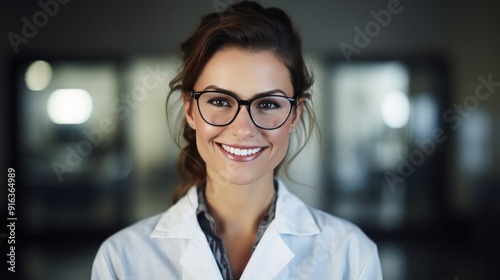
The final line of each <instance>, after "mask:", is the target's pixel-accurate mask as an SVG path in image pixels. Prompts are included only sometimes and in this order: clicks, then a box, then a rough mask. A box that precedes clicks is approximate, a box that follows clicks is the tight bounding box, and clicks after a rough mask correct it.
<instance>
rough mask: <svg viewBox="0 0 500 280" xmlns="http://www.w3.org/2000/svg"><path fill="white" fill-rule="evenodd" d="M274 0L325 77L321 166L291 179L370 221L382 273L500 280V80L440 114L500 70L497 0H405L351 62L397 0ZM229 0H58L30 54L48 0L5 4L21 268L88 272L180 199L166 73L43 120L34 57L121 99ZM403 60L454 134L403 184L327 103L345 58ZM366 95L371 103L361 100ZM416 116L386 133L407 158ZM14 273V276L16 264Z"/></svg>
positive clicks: (317, 149) (6, 160) (4, 76)
mask: <svg viewBox="0 0 500 280" xmlns="http://www.w3.org/2000/svg"><path fill="white" fill-rule="evenodd" d="M42 1H43V0H42ZM230 2H233V1H229V3H230ZM261 2H262V3H263V4H264V5H265V6H278V7H281V8H283V9H284V10H286V11H287V12H288V13H289V14H290V16H291V17H292V18H293V19H294V21H295V23H296V25H297V26H298V28H299V30H300V31H301V34H302V38H303V49H304V52H305V53H306V55H307V57H308V61H311V63H312V64H313V65H314V69H315V74H316V78H317V79H316V80H317V83H316V87H317V88H315V93H316V94H317V96H319V97H318V98H319V99H318V100H319V102H317V103H316V106H317V110H318V117H319V119H320V128H321V131H322V135H323V138H322V142H321V143H320V144H318V142H314V141H313V142H314V143H313V144H311V145H312V148H311V149H312V150H311V154H312V156H311V155H309V156H306V159H307V160H309V161H312V162H314V163H315V165H314V168H315V170H314V172H310V173H308V174H305V175H296V177H293V178H294V179H296V180H297V181H299V182H301V183H304V182H306V184H305V185H306V186H301V184H291V186H292V187H291V189H292V190H293V191H295V192H296V193H297V194H298V195H299V196H301V197H302V198H303V199H304V200H305V201H306V202H307V203H309V204H311V205H313V206H315V207H318V208H321V209H323V210H325V211H328V212H331V213H333V214H335V215H338V216H342V217H345V218H347V219H349V220H352V221H353V222H355V223H356V224H358V225H359V226H360V227H361V228H362V229H363V230H364V231H365V232H366V233H367V234H368V235H369V236H370V237H371V238H372V239H373V240H374V241H375V242H376V243H377V244H378V246H379V251H380V256H381V261H382V265H383V269H384V275H385V279H460V280H462V279H493V278H495V277H496V276H497V275H498V272H497V271H498V269H497V267H498V264H499V263H500V257H498V252H499V249H500V238H499V233H500V216H499V213H500V199H499V198H500V175H499V171H500V160H499V158H500V148H499V146H498V143H500V113H499V110H498V109H499V108H500V98H499V92H500V87H498V86H497V87H494V88H493V91H492V92H491V95H490V96H489V97H488V98H487V99H485V100H482V101H480V102H479V105H478V107H477V108H476V107H474V110H472V111H470V112H467V113H466V114H465V113H464V115H460V117H459V120H460V122H461V124H463V125H460V126H459V125H457V126H454V125H455V124H457V122H451V121H446V120H445V118H444V117H443V114H444V113H445V112H446V111H447V110H449V109H453V108H455V107H454V104H464V102H466V101H467V100H469V101H470V100H472V99H471V98H472V96H474V92H475V90H476V87H477V86H478V85H479V81H478V77H479V76H482V77H485V78H487V77H488V76H489V75H491V76H492V80H494V81H500V67H499V62H500V52H499V51H498V50H500V36H499V34H500V12H499V11H500V10H499V9H500V4H499V3H498V2H496V1H439V2H438V1H429V0H426V1H418V0H414V1H403V0H402V1H400V5H401V7H402V10H401V12H400V13H398V14H395V15H392V18H391V22H390V23H389V24H388V25H387V26H386V27H382V28H381V30H380V32H379V34H377V35H376V36H374V37H373V38H371V40H370V42H369V44H368V45H367V46H366V47H363V48H361V50H360V52H359V54H358V53H356V54H353V55H352V59H353V61H352V63H351V64H348V63H347V62H346V60H345V58H344V56H343V54H342V52H341V49H340V48H339V45H340V44H341V42H347V43H349V44H351V45H354V43H353V42H354V36H355V31H354V29H353V28H354V27H355V26H358V27H360V28H364V27H365V25H366V24H367V23H369V22H370V21H373V16H372V15H371V14H370V11H372V10H373V11H375V12H378V11H380V10H382V9H387V4H388V3H389V2H391V1H333V0H330V1H308V2H306V1H299V0H293V1H261ZM44 3H45V2H44ZM227 3H228V1H201V0H197V1H77V0H73V1H69V2H68V3H67V4H64V5H62V4H59V5H58V6H59V10H58V11H57V13H55V15H54V16H53V17H50V18H49V19H48V22H47V24H46V25H44V26H43V27H40V28H39V29H38V31H37V32H36V34H35V35H34V36H33V37H32V38H29V41H28V42H27V43H26V44H21V45H19V51H18V52H17V53H16V52H15V51H14V48H13V47H12V45H11V43H10V42H9V39H8V37H7V35H8V34H9V33H10V32H13V33H16V34H18V35H21V34H22V27H23V24H24V22H23V21H22V18H23V17H26V18H27V19H28V20H30V21H32V19H33V15H34V14H35V13H37V12H39V11H41V10H42V8H41V6H40V5H39V4H38V2H37V1H2V2H1V3H0V22H1V24H0V35H2V39H1V40H0V91H1V92H2V101H1V102H0V112H1V113H0V127H1V135H2V137H0V148H1V150H0V153H1V154H2V157H1V158H0V169H1V170H7V168H9V167H13V168H15V170H16V176H17V177H16V179H18V181H17V185H16V208H17V210H16V214H17V217H18V221H17V222H16V225H17V226H16V271H17V272H16V274H15V276H17V278H18V279H89V277H90V269H91V265H92V260H93V257H94V255H95V253H96V251H97V249H98V246H99V244H100V243H101V242H102V241H103V240H104V239H105V238H106V237H108V236H109V235H110V234H112V233H114V232H116V231H117V230H119V229H120V228H123V227H125V226H126V225H129V224H131V223H133V222H135V221H138V220H140V219H143V218H145V217H148V216H151V215H153V214H155V213H158V212H160V211H164V210H165V209H167V208H168V206H169V205H170V197H169V195H170V193H171V192H172V188H173V187H174V186H175V182H176V177H175V169H174V161H175V157H176V153H177V152H178V149H177V147H176V146H175V145H173V143H172V140H171V139H170V136H169V134H168V129H167V126H166V121H165V114H164V101H165V97H166V93H167V91H168V79H165V81H164V82H162V83H160V84H159V85H158V87H157V88H155V89H154V90H152V91H151V92H150V93H148V95H147V97H146V98H145V99H144V100H143V101H141V102H138V103H137V104H136V105H134V107H130V117H128V116H127V117H124V118H120V115H119V114H117V112H113V110H110V107H102V108H100V109H95V110H94V112H95V114H94V119H93V120H92V121H89V123H87V124H86V125H88V126H85V125H83V126H81V127H78V126H76V127H72V126H61V127H59V126H56V125H54V126H50V124H47V123H44V122H41V123H42V124H41V125H39V124H38V122H36V123H34V122H32V121H33V120H39V119H40V118H41V117H40V116H41V115H40V111H37V110H34V109H36V108H38V109H39V108H42V109H43V110H45V109H44V108H45V107H46V103H42V102H40V103H37V102H39V100H38V99H36V98H39V97H40V96H42V94H45V93H40V95H38V96H39V97H33V96H34V95H33V94H37V93H32V92H29V91H28V89H27V88H26V86H25V85H24V83H23V81H24V72H25V71H26V68H27V66H28V65H29V64H30V63H31V62H32V61H35V60H39V59H42V60H46V61H48V62H50V63H51V65H52V66H53V70H54V77H55V76H56V74H57V73H59V74H61V73H62V74H64V73H65V71H66V70H67V69H70V70H67V73H73V74H72V75H78V74H75V73H84V74H81V76H80V77H78V76H77V77H76V78H75V77H73V78H71V79H73V80H74V81H75V83H77V82H78V79H80V81H79V82H80V83H83V84H91V83H92V81H95V83H96V84H98V83H103V84H105V83H107V82H109V84H110V85H111V86H110V87H112V88H114V90H113V91H110V92H109V96H106V93H103V95H101V96H94V97H95V100H103V102H102V103H101V104H110V102H112V100H116V98H118V99H119V98H121V97H123V96H126V95H127V93H129V92H131V90H132V88H133V86H134V85H136V84H137V83H140V81H141V77H143V76H144V75H147V72H144V69H145V68H147V67H150V68H152V69H155V68H156V67H157V66H158V65H160V69H168V70H165V71H167V72H168V73H169V75H172V74H173V73H175V67H174V66H175V65H176V64H175V63H177V60H176V54H177V53H178V45H179V43H180V42H182V41H183V40H184V39H186V38H187V36H188V35H189V34H190V33H191V32H192V31H193V29H194V28H195V26H196V24H197V23H198V22H199V18H200V16H201V15H203V14H206V13H209V12H214V11H219V10H220V9H221V8H223V7H225V6H226V5H227ZM394 61H396V62H398V63H400V64H401V65H403V66H404V67H403V68H404V69H406V71H407V72H406V73H407V76H408V79H409V81H408V83H407V84H408V87H407V89H408V96H409V97H410V99H411V100H415V98H416V97H417V96H419V95H418V93H419V92H426V94H427V95H426V96H430V97H431V98H432V100H433V104H434V105H433V106H434V107H433V108H435V109H436V110H437V111H435V114H434V115H433V116H434V119H432V118H431V121H432V125H430V124H429V126H431V127H435V128H442V129H443V131H444V132H445V133H446V135H447V136H448V138H447V140H446V141H445V142H444V143H442V144H439V145H437V146H436V150H435V152H434V153H433V154H432V155H430V156H428V157H426V159H425V162H424V163H423V164H421V165H419V166H417V167H416V168H415V171H414V172H413V173H412V174H411V175H410V176H408V177H406V178H405V181H404V183H401V184H398V185H397V186H395V187H394V186H393V187H390V186H388V184H387V182H386V181H385V180H384V179H385V177H384V175H385V172H386V171H387V170H381V168H380V165H378V164H377V163H376V162H377V161H376V160H374V156H373V155H374V154H377V153H375V152H374V151H378V150H377V149H378V148H377V147H378V146H376V145H372V144H373V141H372V139H371V138H367V143H368V144H367V145H362V146H361V147H357V148H356V149H354V148H352V147H351V148H349V147H348V146H349V145H347V144H348V143H344V142H343V141H342V139H344V138H342V137H343V135H341V131H340V130H337V128H338V126H337V125H336V124H338V120H335V119H333V118H332V117H331V116H332V115H331V114H329V112H331V111H332V110H331V107H329V106H330V105H325V104H334V103H335V100H336V99H335V98H333V97H332V96H337V95H334V94H337V93H336V92H335V89H334V88H335V86H332V82H331V81H330V78H331V77H333V76H334V74H333V73H336V72H335V71H334V69H337V68H336V67H339V66H342V65H344V66H345V65H347V66H349V65H351V66H352V65H361V66H363V65H386V64H385V63H391V62H394ZM172 65H174V66H172ZM65 69H66V70H65ZM75 69H76V70H75ZM82 69H83V70H82ZM78 71H82V72H78ZM100 71H102V72H100ZM96 73H97V74H96ZM99 73H104V74H102V75H101V74H99ZM106 73H107V74H106ZM109 73H111V74H109ZM108 74H109V77H110V78H109V79H108V78H107V77H108V76H106V75H108ZM93 75H94V76H93ZM169 77H170V76H169ZM71 79H69V80H71ZM73 80H71V81H73ZM60 82H61V81H60ZM61 83H62V84H64V79H62V82H61ZM360 83H362V80H360ZM66 85H67V84H66ZM70 85H71V84H70ZM114 98H115V99H114ZM40 100H45V99H43V98H42V99H40ZM105 102H107V103H105ZM28 104H30V105H28ZM38 104H39V105H38ZM359 104H360V105H359V108H357V109H359V110H360V111H359V114H362V110H363V108H364V107H363V105H362V104H363V100H361V101H360V103H359ZM30 106H31V107H30ZM94 106H95V104H94ZM332 106H333V105H332ZM355 109H356V108H355ZM417 109H418V108H417V107H412V114H413V115H412V116H411V120H414V119H425V118H424V117H421V116H422V115H423V116H425V114H426V112H427V111H426V112H424V113H421V114H420V115H419V114H418V112H419V111H418V110H417ZM43 110H42V111H43ZM355 112H356V114H358V111H355ZM99 114H100V115H99ZM108 115H112V116H113V117H114V118H113V121H114V122H113V123H114V124H115V125H116V130H114V131H113V133H111V134H109V135H106V137H105V140H104V143H103V144H102V145H99V147H94V150H93V151H92V153H91V155H89V156H88V157H86V158H85V159H84V161H83V163H82V164H81V165H79V166H78V171H77V172H72V173H66V174H65V175H64V176H65V177H64V178H65V179H64V181H62V182H59V181H58V180H57V178H56V176H55V174H54V172H53V169H52V167H51V166H50V164H51V163H52V162H54V161H60V162H63V160H64V152H65V147H67V146H68V145H70V146H71V145H73V146H71V147H75V145H77V143H78V142H79V141H81V140H82V139H84V138H82V135H81V133H80V131H81V129H82V128H87V129H91V128H95V127H96V126H95V123H96V121H97V123H98V121H99V120H100V119H102V118H103V117H104V116H108ZM455 116H458V115H455ZM44 118H46V116H44ZM336 121H337V122H336ZM344 123H345V122H344ZM330 124H335V125H330ZM347 124H349V120H347ZM413 124H414V122H410V124H409V125H408V126H407V127H406V128H402V129H395V130H390V129H389V130H387V128H385V129H384V130H380V131H378V132H377V133H378V134H379V136H378V137H379V138H377V139H376V140H377V141H380V143H381V145H383V144H384V143H386V144H387V143H390V142H384V141H386V140H384V139H386V138H384V137H382V136H380V135H385V136H387V135H394V136H395V137H396V138H397V139H399V140H397V143H399V144H401V145H403V148H404V149H403V150H402V151H403V152H402V154H401V155H402V158H407V155H408V154H409V153H410V152H411V151H414V150H415V149H416V146H415V143H414V139H415V138H416V134H415V133H414V131H415V130H414V126H412V125H413ZM350 127H351V130H353V131H355V130H356V129H359V123H356V122H355V121H354V120H353V121H352V124H350ZM46 128H48V129H46ZM32 129H34V130H32ZM34 134H37V135H38V134H39V136H37V135H34ZM25 139H32V140H30V141H25ZM33 139H34V140H33ZM37 139H38V140H37ZM387 139H389V138H387ZM391 139H392V138H391ZM387 141H388V140H387ZM377 143H378V142H377ZM350 149H354V150H353V153H359V154H358V155H357V159H358V160H359V162H360V165H362V166H363V170H365V173H363V174H365V175H364V178H365V179H364V180H365V181H363V182H364V183H363V184H362V187H359V186H358V185H357V184H356V183H354V181H349V180H347V181H345V180H344V179H342V178H344V177H343V176H342V172H344V171H343V170H344V169H342V164H341V163H339V162H338V161H336V160H335V159H336V158H338V155H339V151H342V150H344V151H351V150H350ZM61 151H62V152H61ZM383 154H384V153H383V152H382V155H383ZM314 155H317V157H316V158H315V157H314ZM367 155H371V156H367ZM311 157H312V159H311ZM367 158H368V159H369V160H364V159H367ZM375 158H377V157H375ZM314 159H318V160H316V161H315V160H314ZM400 162H401V161H400ZM303 167H304V168H305V169H307V167H305V165H304V166H303ZM295 168H297V167H295ZM299 168H300V167H299ZM292 169H293V168H292ZM390 170H392V171H394V170H396V167H394V168H392V169H390ZM292 173H294V174H300V172H292ZM4 174H6V173H4ZM311 174H312V175H311ZM339 174H340V175H339ZM5 176H6V177H4V178H5V180H6V179H7V175H5ZM309 185H314V188H311V187H310V186H309ZM0 189H2V191H0V194H2V195H1V197H2V198H1V201H2V203H0V205H1V206H2V208H3V209H2V210H1V212H0V213H2V215H1V217H2V220H3V221H6V218H5V217H6V215H7V214H6V208H7V206H6V199H7V192H6V187H2V188H0ZM4 205H5V206H4ZM4 209H5V210H4ZM353 209H354V210H353ZM2 223H4V222H2ZM5 223H6V222H5ZM0 232H1V233H5V232H7V229H6V228H5V229H1V231H0ZM1 241H2V243H1V244H0V246H1V254H2V257H1V258H0V259H1V260H2V265H1V268H2V273H3V272H5V271H6V269H7V265H6V264H5V261H4V260H5V255H6V254H7V253H8V252H7V250H6V242H5V241H6V239H3V238H2V240H1ZM7 276H8V277H9V278H2V279H11V278H12V277H13V274H11V273H9V274H7ZM12 279H15V278H12Z"/></svg>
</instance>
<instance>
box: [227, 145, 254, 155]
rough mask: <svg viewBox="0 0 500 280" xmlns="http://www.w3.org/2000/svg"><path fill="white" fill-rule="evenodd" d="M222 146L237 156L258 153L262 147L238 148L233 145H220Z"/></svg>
mask: <svg viewBox="0 0 500 280" xmlns="http://www.w3.org/2000/svg"><path fill="white" fill-rule="evenodd" d="M222 148H223V149H224V150H225V151H226V152H228V153H230V154H233V155H237V156H250V155H253V154H256V153H258V152H259V151H260V150H261V149H262V148H255V149H239V148H235V147H229V146H227V145H222Z"/></svg>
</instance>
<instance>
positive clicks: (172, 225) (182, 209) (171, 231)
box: [151, 180, 320, 239]
mask: <svg viewBox="0 0 500 280" xmlns="http://www.w3.org/2000/svg"><path fill="white" fill-rule="evenodd" d="M197 207H198V195H197V192H196V187H192V188H191V189H189V191H188V193H187V195H185V196H184V197H183V198H181V199H180V200H179V201H178V202H177V203H176V204H174V205H173V206H172V207H171V209H169V211H167V212H165V214H163V215H162V217H161V218H160V220H159V221H158V223H157V225H156V227H155V228H154V230H153V232H152V233H151V237H153V238H155V237H156V238H182V239H188V238H192V237H193V234H194V232H195V230H196V228H197V227H199V225H198V220H197V219H196V209H197ZM298 221H300V222H298ZM274 222H275V224H276V230H277V231H278V233H280V234H292V235H300V236H306V235H314V234H318V233H320V230H319V227H318V225H317V223H316V221H315V220H314V218H313V216H312V214H311V212H310V211H309V208H308V207H307V206H306V205H305V204H304V203H303V202H302V201H301V200H300V199H298V198H297V197H296V196H295V195H293V194H291V193H290V192H289V191H288V189H287V188H286V186H285V184H284V183H283V182H282V181H281V180H278V201H277V202H276V215H275V218H274Z"/></svg>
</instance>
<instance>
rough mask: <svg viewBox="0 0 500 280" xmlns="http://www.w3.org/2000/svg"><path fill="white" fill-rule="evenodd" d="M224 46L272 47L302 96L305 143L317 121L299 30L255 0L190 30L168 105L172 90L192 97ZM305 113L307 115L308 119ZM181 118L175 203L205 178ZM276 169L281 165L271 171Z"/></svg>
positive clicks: (208, 17) (193, 134) (188, 129)
mask: <svg viewBox="0 0 500 280" xmlns="http://www.w3.org/2000/svg"><path fill="white" fill-rule="evenodd" d="M227 47H237V48H241V49H244V50H247V51H251V52H259V51H271V52H273V53H274V54H275V55H276V56H277V57H278V59H280V60H281V61H282V62H283V64H284V65H285V66H286V67H287V69H288V71H289V72H290V79H291V82H292V86H293V91H294V93H293V95H294V98H296V99H301V100H302V101H303V103H302V104H303V113H302V117H301V120H300V123H301V125H302V126H303V128H304V129H305V134H304V137H303V139H302V140H303V141H304V143H303V145H304V144H305V142H306V141H307V140H308V139H309V137H310V135H311V132H312V130H313V127H314V123H315V119H314V114H313V112H312V110H311V109H310V105H309V102H310V93H309V92H308V90H309V89H310V87H311V86H312V84H313V78H312V76H311V75H310V74H309V71H308V70H307V67H306V65H305V63H304V59H303V57H302V49H301V39H300V36H299V34H298V32H297V31H296V30H295V28H294V26H293V24H292V22H291V20H290V18H289V17H288V15H287V14H286V13H285V12H284V11H283V10H281V9H278V8H264V7H262V6H261V5H260V4H258V3H255V2H250V1H241V2H238V3H236V4H233V5H231V6H229V7H228V8H227V9H226V10H225V11H223V12H220V13H211V14H208V15H206V16H204V17H203V18H202V20H201V23H200V25H199V26H198V28H197V29H196V31H195V32H194V34H193V35H192V36H191V37H189V38H188V39H187V40H186V41H185V42H184V43H182V45H181V51H182V60H183V61H182V62H183V66H182V68H181V69H180V72H179V74H178V75H177V76H176V77H175V78H174V79H173V80H172V81H171V82H170V93H169V95H168V98H167V108H168V104H169V100H170V98H171V97H172V95H173V93H174V92H181V94H182V95H183V97H184V98H190V97H189V91H190V90H192V89H193V87H194V84H195V83H196V80H197V79H198V77H199V75H200V74H201V72H202V70H203V68H204V67H205V65H206V64H207V62H208V61H209V60H210V58H211V57H212V56H213V55H214V54H215V53H216V52H217V51H219V50H221V49H223V48H227ZM304 113H305V114H304ZM304 115H307V117H306V119H307V123H306V121H305V118H304ZM167 116H168V113H167ZM181 118H182V119H181V127H180V128H181V130H180V131H178V132H177V133H178V134H177V135H176V137H174V138H175V140H176V143H177V144H178V145H179V146H180V140H181V139H180V137H179V136H180V135H181V134H182V136H183V138H184V140H185V142H186V143H187V144H186V145H185V146H184V147H182V150H181V153H180V155H179V158H178V160H177V168H178V172H179V179H180V181H179V184H178V186H177V188H176V190H175V192H174V194H173V202H174V203H175V202H177V201H178V200H179V199H180V198H181V197H182V196H184V195H185V194H186V193H187V191H188V190H189V188H190V187H192V186H194V185H197V186H198V185H200V183H202V182H203V181H204V180H206V166H205V162H204V161H203V159H202V158H201V156H200V154H199V152H198V149H197V146H196V132H195V130H193V129H192V128H191V127H190V126H189V125H188V124H187V121H186V119H185V117H184V116H182V117H181ZM303 145H302V147H301V148H300V149H299V151H300V150H301V149H302V148H303ZM293 157H294V156H293ZM293 157H292V158H293ZM280 165H281V164H280ZM278 169H279V166H278V167H277V168H276V170H275V173H276V172H277V171H278Z"/></svg>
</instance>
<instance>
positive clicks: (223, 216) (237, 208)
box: [205, 174, 275, 236]
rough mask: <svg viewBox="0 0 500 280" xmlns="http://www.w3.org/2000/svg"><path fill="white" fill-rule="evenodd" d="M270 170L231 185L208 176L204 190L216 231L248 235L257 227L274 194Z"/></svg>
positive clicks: (222, 233)
mask: <svg viewBox="0 0 500 280" xmlns="http://www.w3.org/2000/svg"><path fill="white" fill-rule="evenodd" d="M274 192H275V190H274V179H273V176H272V174H271V175H270V176H267V177H264V178H262V179H260V180H258V181H256V182H253V183H252V184H250V185H234V184H231V183H230V182H226V181H224V180H223V179H222V178H211V177H210V176H209V178H208V179H207V185H206V190H205V196H206V201H207V204H208V208H209V211H210V213H211V214H212V216H213V217H214V219H215V223H216V226H217V232H218V234H220V235H226V236H227V235H232V236H235V235H248V234H252V233H255V232H256V231H257V228H258V225H259V223H260V221H261V220H262V218H263V217H264V216H265V214H266V213H267V211H268V209H269V206H270V204H271V201H272V199H273V197H274Z"/></svg>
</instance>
